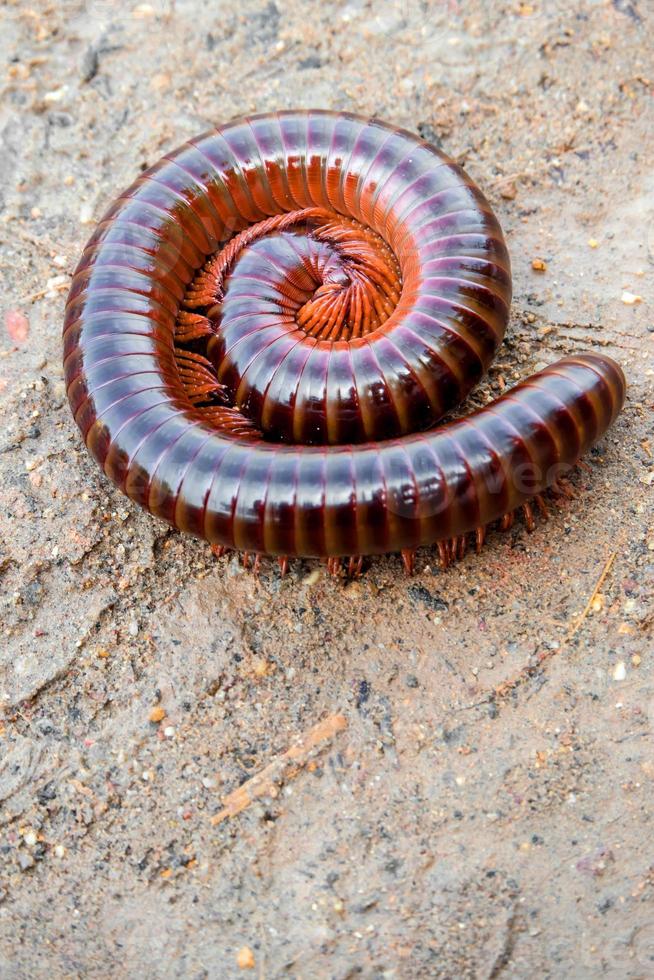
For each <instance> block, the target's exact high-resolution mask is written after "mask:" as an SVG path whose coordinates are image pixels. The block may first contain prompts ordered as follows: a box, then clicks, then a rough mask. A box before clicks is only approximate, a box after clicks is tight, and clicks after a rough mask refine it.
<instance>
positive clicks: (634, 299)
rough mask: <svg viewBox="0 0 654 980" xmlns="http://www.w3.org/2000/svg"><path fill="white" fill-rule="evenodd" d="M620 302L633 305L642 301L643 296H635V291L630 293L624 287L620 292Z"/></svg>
mask: <svg viewBox="0 0 654 980" xmlns="http://www.w3.org/2000/svg"><path fill="white" fill-rule="evenodd" d="M622 302H623V303H624V304H625V306H635V305H636V303H642V302H643V297H642V296H637V295H636V293H630V292H629V291H628V290H626V289H625V291H624V292H623V294H622Z"/></svg>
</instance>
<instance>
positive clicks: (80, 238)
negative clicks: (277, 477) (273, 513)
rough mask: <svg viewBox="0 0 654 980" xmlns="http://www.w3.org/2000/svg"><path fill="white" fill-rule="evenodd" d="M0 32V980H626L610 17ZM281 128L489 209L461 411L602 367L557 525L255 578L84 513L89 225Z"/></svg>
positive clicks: (635, 536) (207, 23) (641, 338)
mask: <svg viewBox="0 0 654 980" xmlns="http://www.w3.org/2000/svg"><path fill="white" fill-rule="evenodd" d="M0 17H1V21H2V22H1V26H0V53H1V54H2V55H3V59H2V60H3V63H6V66H5V67H4V68H3V69H2V83H1V84H2V104H1V107H0V130H1V134H2V138H1V143H0V173H1V177H2V185H1V187H0V240H1V242H2V245H1V250H0V268H1V269H2V278H3V282H4V288H3V293H2V306H3V315H4V314H6V315H7V324H8V327H9V330H6V329H5V328H4V327H1V326H0V499H1V509H0V514H1V515H2V516H1V518H0V521H1V531H2V543H1V544H0V577H1V579H2V593H1V595H0V610H1V612H0V702H1V704H2V723H1V724H0V976H1V977H3V978H10V980H14V978H27V977H29V978H41V977H48V978H52V977H56V978H60V977H61V978H64V977H65V978H69V977H70V978H78V977H85V978H86V977H93V978H96V977H102V978H109V977H147V978H162V980H167V978H193V980H195V978H211V980H222V978H232V977H236V976H247V975H252V976H256V977H261V978H264V977H265V978H274V977H282V976H291V977H301V978H305V980H311V978H323V977H328V978H338V980H345V978H350V977H356V976H361V977H366V978H381V977H389V978H418V977H436V978H441V977H442V978H459V977H464V978H467V977H483V978H496V977H500V976H501V977H503V978H504V977H507V978H508V977H519V978H521V977H531V976H539V977H543V978H550V977H551V978H561V977H575V978H576V977H580V978H586V977H597V976H606V977H621V978H622V977H629V978H651V977H654V849H653V847H652V839H653V836H654V807H653V793H652V787H653V786H654V751H653V749H654V742H653V729H654V674H653V661H654V642H653V637H654V612H653V609H652V595H653V593H654V574H653V573H654V508H653V506H652V487H653V485H654V436H653V433H652V408H653V406H654V393H653V386H652V382H653V380H654V333H653V332H652V331H653V330H654V320H653V318H652V310H653V307H652V304H653V302H654V291H653V290H652V272H653V271H654V270H653V268H652V263H653V262H654V230H653V229H654V177H653V176H652V145H653V141H654V112H653V95H654V42H653V40H652V38H653V35H654V8H653V6H652V4H651V3H650V0H575V2H571V0H533V2H531V3H521V2H519V0H510V2H508V0H506V2H505V0H469V2H465V0H460V2H457V0H449V2H445V0H443V2H439V3H436V2H432V3H428V2H406V3H398V4H395V3H365V2H361V0H352V2H348V3H339V4H335V5H322V4H320V3H318V2H311V0H291V2H289V3H288V4H285V3H282V2H281V0H275V2H269V3H267V4H265V3H262V2H260V0H244V2H240V3H239V4H222V3H221V4H217V3H213V4H212V3H201V2H199V0H177V2H174V0H151V2H150V3H141V4H134V5H133V4H131V3H126V4H123V3H113V2H110V0H106V2H98V3H93V2H90V3H88V4H84V3H83V2H81V0H64V2H58V3H56V4H55V3H52V4H48V3H46V2H43V0H33V3H32V5H31V6H28V5H27V4H25V3H24V2H18V0H17V2H11V0H10V2H7V0H5V2H4V3H3V4H2V5H1V6H0ZM292 106H299V107H311V106H317V107H326V108H334V109H349V110H354V111H357V112H361V113H370V114H374V115H377V116H379V117H381V118H384V119H387V120H389V121H391V122H394V123H396V124H398V125H401V126H404V127H407V128H409V129H411V130H414V131H418V132H420V133H421V134H422V135H423V136H424V137H425V138H427V139H430V140H432V141H433V142H435V143H436V144H437V145H441V146H442V147H443V149H444V150H445V151H446V152H448V153H449V154H450V155H451V156H454V157H455V158H457V159H458V160H459V161H460V162H462V163H463V165H464V166H465V167H466V168H467V170H468V171H469V173H470V174H471V176H473V177H474V178H475V179H476V180H477V181H478V183H479V184H480V185H481V186H482V187H483V189H484V190H485V192H486V193H487V195H488V196H489V198H490V200H491V202H492V204H493V206H494V208H495V209H496V212H497V214H498V216H499V218H500V221H501V222H502V225H503V227H504V229H505V232H506V234H507V238H508V242H509V247H510V250H511V254H512V260H513V269H514V305H513V314H512V319H511V325H510V329H509V334H508V339H507V341H506V343H505V345H504V347H503V349H502V351H501V353H500V357H499V359H498V361H497V362H496V365H495V367H494V368H493V370H492V371H491V375H490V378H489V380H488V382H487V383H486V384H485V385H484V386H483V388H482V390H481V391H480V392H478V393H477V394H476V395H475V396H474V397H473V398H472V399H471V403H472V404H479V403H480V402H481V401H483V400H485V399H486V398H488V397H489V396H490V395H495V394H497V393H498V392H499V391H500V389H501V387H502V386H503V385H504V384H507V385H510V384H512V383H513V382H514V381H515V380H516V379H518V378H522V377H524V376H526V375H527V374H528V373H530V372H531V371H533V369H534V368H536V367H537V366H538V365H543V364H545V363H548V362H550V361H552V360H554V359H555V358H557V357H560V356H562V355H563V354H565V353H568V352H577V351H582V350H593V349H597V350H603V351H606V352H608V353H609V354H611V355H612V356H614V357H615V358H616V359H618V360H619V361H620V363H621V364H622V366H623V368H624V370H625V372H626V374H627V378H628V382H629V386H630V388H629V397H628V402H627V405H626V407H625V411H624V413H623V414H622V416H621V417H620V419H619V420H618V422H617V424H616V425H615V427H614V429H613V430H612V431H611V432H610V433H609V435H608V436H607V437H606V438H605V439H603V441H602V442H601V443H600V445H599V446H598V447H597V448H596V449H595V451H594V452H593V453H592V454H591V455H590V456H589V459H588V462H589V463H590V464H591V465H590V470H589V471H583V472H580V473H579V474H578V476H577V477H576V478H575V480H574V484H575V488H576V491H577V494H576V497H575V499H572V500H567V499H566V500H563V501H562V502H560V503H559V505H558V506H556V505H554V504H553V505H552V508H551V510H552V513H551V516H550V519H549V521H547V522H543V521H539V523H538V526H537V529H536V530H535V531H534V533H532V534H531V535H529V534H527V532H526V529H525V527H524V525H523V524H522V523H521V522H518V523H517V524H516V526H515V527H514V528H513V530H512V531H510V532H508V533H505V534H501V533H499V532H497V533H493V534H491V535H490V538H489V541H488V544H487V545H486V546H485V547H484V549H483V551H482V553H481V554H480V555H479V556H476V555H474V554H473V555H469V556H467V557H466V558H465V559H464V560H463V561H462V562H460V563H459V564H457V565H455V566H454V567H452V568H451V569H449V570H448V571H447V572H446V573H442V572H440V571H439V570H438V566H437V562H436V561H435V558H434V554H433V553H432V552H430V551H424V552H422V553H420V554H419V556H418V563H417V564H418V569H417V574H416V575H415V576H414V577H413V578H412V579H409V578H406V577H405V576H404V575H403V573H402V568H401V562H400V560H399V559H398V558H397V557H389V558H386V559H382V560H376V561H374V562H370V563H368V566H367V567H366V570H365V573H364V574H363V576H362V577H361V578H360V579H359V580H358V581H353V582H347V581H340V582H339V581H333V580H331V579H330V578H329V577H328V576H327V575H326V572H325V569H324V568H323V567H322V566H320V565H318V564H316V563H312V562H296V563H295V564H294V566H293V567H292V571H291V574H290V575H289V576H288V577H287V578H286V579H284V580H283V581H282V580H281V579H280V577H279V572H278V570H277V568H276V567H274V568H273V567H272V566H269V565H268V564H266V565H265V567H264V569H263V571H262V574H261V576H260V577H259V578H258V579H257V578H255V577H253V576H252V574H250V573H248V572H246V571H245V570H243V569H242V568H241V567H240V566H239V564H238V562H237V560H236V559H235V558H229V557H226V558H223V559H220V560H214V559H212V557H211V555H210V553H209V549H208V547H206V546H205V545H203V544H201V543H199V542H195V541H192V540H188V539H185V538H182V537H180V536H179V535H178V534H176V533H174V532H172V531H170V530H168V529H167V528H166V527H165V526H164V525H162V524H160V523H158V522H157V521H156V520H154V519H153V518H151V517H150V516H148V515H147V514H144V513H142V512H140V511H139V510H138V509H137V508H136V507H134V506H133V505H131V504H130V503H129V502H128V501H127V500H126V499H124V498H123V497H122V496H121V495H120V494H119V493H118V492H117V491H116V490H114V489H113V488H112V487H111V486H110V485H109V484H108V482H107V481H106V480H105V479H104V478H103V477H102V476H101V474H100V473H99V471H98V469H97V468H96V466H95V465H94V464H93V462H92V461H91V460H90V458H89V457H88V455H87V454H86V451H85V450H84V447H83V446H82V444H81V440H80V437H79V434H78V432H77V430H76V428H75V427H74V424H73V422H72V419H71V416H70V413H69V409H68V404H67V401H66V398H65V391H64V386H63V382H62V369H61V353H60V333H61V323H62V311H63V305H64V302H65V295H66V288H67V284H68V282H69V279H70V274H71V272H72V269H73V268H74V265H75V262H76V260H77V257H78V255H79V253H80V250H81V249H82V247H83V245H84V242H85V240H86V238H87V237H88V236H89V235H90V233H91V230H92V226H93V222H94V221H95V220H97V218H98V217H99V216H100V214H101V212H102V211H103V210H104V208H105V207H106V206H107V204H108V203H109V202H110V200H111V199H112V197H113V196H114V195H115V194H116V193H117V192H118V191H119V190H120V189H122V188H123V187H125V186H127V185H128V184H129V183H131V181H132V179H133V177H134V175H135V174H137V173H138V171H139V169H140V168H144V167H145V166H147V165H149V164H152V163H154V162H155V161H156V159H157V158H158V157H159V156H161V155H162V154H163V153H164V152H166V151H168V150H171V149H173V148H174V147H175V146H176V145H178V144H179V143H181V142H183V141H184V140H185V139H186V138H188V137H191V136H193V135H195V134H197V133H199V132H202V131H203V130H206V129H208V128H210V127H211V126H212V125H213V124H215V123H218V122H221V121H225V120H227V119H229V118H230V117H232V116H234V115H237V114H241V113H246V112H250V111H265V110H273V109H276V108H281V107H292ZM534 259H540V260H542V262H543V263H544V264H545V266H546V268H545V270H544V271H537V270H535V269H534V268H532V261H533V260H534ZM23 317H25V318H26V319H23ZM27 328H28V329H29V332H28V335H27V336H26V337H25V336H24V334H25V333H26V331H27ZM21 336H22V338H23V339H21ZM12 337H13V339H12ZM16 338H18V339H17V342H15V341H16ZM320 723H322V727H320ZM315 726H319V727H318V728H316V727H315ZM312 746H313V747H312ZM289 750H291V755H290V756H288V757H284V753H286V752H287V751H289ZM293 755H295V758H293ZM266 767H270V768H269V769H267V768H266ZM253 777H255V778H254V780H253V782H252V783H248V784H247V787H246V790H245V792H246V793H247V797H246V799H245V802H246V803H247V802H249V805H247V806H246V807H245V808H244V809H243V810H242V812H240V813H237V812H236V811H237V810H238V808H239V804H240V803H242V802H243V796H242V794H243V792H244V791H243V790H242V791H241V795H239V794H238V793H236V795H230V794H234V791H235V790H237V789H238V787H239V786H240V785H241V784H243V783H245V782H246V781H247V780H249V779H252V778H253ZM250 800H251V802H250ZM216 815H218V819H214V820H213V821H212V817H216Z"/></svg>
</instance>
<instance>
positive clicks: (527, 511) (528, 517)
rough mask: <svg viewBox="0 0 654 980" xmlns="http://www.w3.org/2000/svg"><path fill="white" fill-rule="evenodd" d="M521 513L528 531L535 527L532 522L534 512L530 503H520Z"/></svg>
mask: <svg viewBox="0 0 654 980" xmlns="http://www.w3.org/2000/svg"><path fill="white" fill-rule="evenodd" d="M522 513H523V514H524V515H525V524H526V525H527V530H528V531H533V530H534V528H535V527H536V524H535V522H534V512H533V510H532V507H531V504H529V503H524V504H523V505H522Z"/></svg>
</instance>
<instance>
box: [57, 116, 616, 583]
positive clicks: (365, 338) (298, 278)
mask: <svg viewBox="0 0 654 980" xmlns="http://www.w3.org/2000/svg"><path fill="white" fill-rule="evenodd" d="M510 303H511V270H510V262H509V255H508V251H507V247H506V244H505V241H504V237H503V234H502V231H501V228H500V225H499V223H498V221H497V218H496V217H495V215H494V214H493V212H492V210H491V208H490V206H489V204H488V202H487V200H486V199H485V197H484V196H483V194H482V193H481V191H480V190H479V189H478V188H477V187H476V185H475V184H474V183H473V181H472V180H471V179H470V178H469V177H468V176H467V174H466V173H465V172H464V171H463V170H462V169H461V167H460V166H458V165H457V164H456V163H455V162H454V161H452V160H451V159H449V158H448V157H447V156H446V155H445V154H443V153H442V152H441V151H440V150H438V149H436V148H435V147H434V146H431V145H430V144H429V143H427V142H425V141H423V140H421V139H420V138H418V137H417V136H414V135H412V134H411V133H410V132H407V131H406V130H403V129H398V128H395V127H393V126H390V125H388V124H385V123H383V122H380V121H378V120H376V119H366V118H362V117H359V116H356V115H353V114H350V113H335V112H329V111H323V110H315V111H305V110H297V111H284V112H279V113H271V114H261V115H253V116H249V117H243V118H239V119H236V120H233V121H231V122H229V123H227V124H225V125H223V126H220V127H218V128H217V129H215V130H213V131H211V132H209V133H206V134H204V135H202V136H199V137H198V138H196V139H192V140H190V141H189V142H187V143H185V144H184V145H183V146H181V147H180V148H179V149H178V150H176V151H175V152H172V153H170V154H168V155H166V156H165V157H164V158H163V159H162V160H160V161H159V162H158V163H156V164H155V165H154V166H153V167H151V168H150V169H148V170H146V171H145V172H143V173H142V174H141V175H140V176H139V177H138V179H137V180H136V181H135V182H134V183H133V184H132V186H131V187H130V188H129V189H128V190H127V191H125V192H124V193H123V194H121V195H120V197H118V198H117V199H116V200H115V201H114V203H113V204H112V205H111V206H110V208H109V210H108V211H107V213H106V214H105V215H104V217H103V218H102V220H101V221H100V222H99V224H98V225H97V227H96V229H95V231H94V232H93V234H92V236H91V238H90V240H89V241H88V243H87V245H86V247H85V249H84V252H83V254H82V257H81V259H80V262H79V264H78V266H77V269H76V271H75V273H74V276H73V280H72V284H71V289H70V294H69V296H68V301H67V305H66V314H65V322H64V332H63V344H64V369H65V378H66V385H67V392H68V399H69V402H70V407H71V410H72V412H73V415H74V418H75V421H76V423H77V425H78V426H79V428H80V430H81V432H82V436H83V438H84V441H85V443H86V446H87V448H88V450H89V452H90V453H91V455H92V456H93V457H94V458H95V460H96V461H97V462H98V464H99V465H100V466H101V468H102V469H103V471H104V473H105V474H106V475H107V477H109V479H110V480H112V481H113V483H115V485H116V486H117V487H118V488H119V489H120V490H121V491H122V492H123V493H125V494H126V495H127V496H128V497H129V498H130V499H131V500H133V501H135V502H136V503H137V504H139V505H140V506H141V507H144V508H146V509H147V510H148V511H150V513H152V514H153V515H156V516H157V517H159V518H162V519H163V520H164V521H167V522H168V523H169V524H171V525H173V526H174V527H176V528H178V529H179V530H180V531H183V532H186V533H188V534H191V535H194V536H196V537H200V538H204V539H205V540H206V541H208V542H209V543H210V544H211V545H212V547H213V549H214V551H215V552H216V553H217V554H220V553H222V552H223V551H224V550H225V549H234V550H235V551H238V552H241V553H242V555H243V560H244V562H245V563H246V564H247V563H248V561H249V560H250V558H252V559H253V560H254V562H255V565H256V567H258V565H259V562H260V559H261V556H273V557H276V558H277V559H278V561H279V564H280V567H281V570H282V573H284V572H285V571H286V570H287V567H288V561H289V559H290V558H294V557H306V558H322V559H324V560H326V561H327V563H328V566H329V570H330V571H331V572H332V573H335V574H338V573H339V570H341V569H342V568H343V563H344V566H345V568H346V570H347V572H349V573H350V574H357V573H358V572H359V571H360V569H361V563H362V559H363V557H364V556H367V555H376V554H384V553H388V552H397V553H400V554H401V555H402V558H403V560H404V565H405V567H406V569H407V571H409V572H410V571H412V570H413V567H414V555H415V551H416V549H417V548H418V547H421V546H423V545H435V546H437V548H438V553H439V560H440V564H441V566H442V567H444V568H445V567H447V565H448V564H449V563H450V562H451V561H453V560H454V559H455V558H459V557H461V556H462V555H463V552H464V550H465V548H466V544H467V542H468V541H469V540H470V541H474V542H475V543H476V547H477V549H479V548H480V547H481V545H482V543H483V540H484V536H485V532H486V528H487V527H488V526H489V525H490V524H492V523H493V522H498V521H499V522H500V524H501V526H503V527H508V526H510V524H511V521H512V519H513V515H514V514H515V513H516V512H517V511H520V510H521V511H522V513H523V514H524V518H525V521H526V524H527V527H528V528H529V529H531V528H532V526H533V520H534V518H533V504H534V501H535V503H536V505H538V506H539V507H541V508H542V509H544V507H545V504H544V502H543V496H542V495H543V494H544V492H545V491H546V490H548V489H550V488H556V487H559V486H560V485H561V481H562V477H564V476H565V473H566V471H568V470H570V469H571V468H572V467H573V466H574V465H575V464H576V463H577V462H578V460H579V459H580V457H581V456H582V455H583V454H584V453H585V452H586V451H587V450H588V449H589V448H590V447H591V446H592V445H593V444H594V443H595V442H596V441H597V440H598V439H599V438H600V437H601V436H602V435H603V434H604V432H605V431H606V430H607V429H608V427H609V426H610V425H611V423H612V422H613V421H614V419H615V417H616V415H617V414H618V412H619V411H620V409H621V408H622V405H623V402H624V398H625V379H624V375H623V373H622V371H621V369H620V367H619V366H618V365H617V364H616V363H615V362H614V361H613V360H611V359H610V358H609V357H606V356H604V355H598V354H595V353H593V354H583V355H578V356H570V357H565V358H563V359H561V360H559V361H557V362H555V363H553V364H552V365H550V366H549V367H547V368H546V369H545V370H543V371H541V372H540V373H538V374H535V375H533V376H532V377H529V378H527V379H526V380H525V381H522V382H521V383H520V384H518V385H517V386H516V387H514V388H511V389H510V390H507V391H505V392H504V393H503V394H502V395H501V397H499V398H498V399H497V400H495V401H493V402H492V403H490V404H488V405H486V406H485V407H483V408H481V409H479V410H477V411H475V412H474V413H472V414H471V415H469V416H467V417H463V418H458V419H454V420H453V421H447V422H445V423H441V424H440V425H437V423H438V421H439V419H441V418H442V417H443V416H444V415H445V414H446V413H447V412H449V411H451V410H452V409H453V408H454V407H455V406H456V405H457V404H458V403H460V402H461V401H462V400H463V399H464V398H465V397H466V395H467V394H468V393H469V391H470V390H471V389H472V387H473V386H474V385H475V384H476V383H477V382H478V381H479V380H480V378H481V377H482V376H483V375H484V373H485V372H486V371H487V369H488V368H489V366H490V364H491V361H492V359H493V357H494V355H495V352H496V351H497V348H498V346H499V345H500V344H501V342H502V340H503V337H504V333H505V330H506V326H507V322H508V318H509V310H510Z"/></svg>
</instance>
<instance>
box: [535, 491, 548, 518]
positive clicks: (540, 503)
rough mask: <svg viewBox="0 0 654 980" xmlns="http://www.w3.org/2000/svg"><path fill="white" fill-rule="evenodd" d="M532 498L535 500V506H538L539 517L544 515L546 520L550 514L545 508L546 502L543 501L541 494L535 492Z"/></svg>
mask: <svg viewBox="0 0 654 980" xmlns="http://www.w3.org/2000/svg"><path fill="white" fill-rule="evenodd" d="M534 500H535V501H536V506H537V507H538V510H539V512H540V515H541V517H544V518H545V520H547V518H548V517H549V516H550V512H549V511H548V509H547V504H546V503H545V501H544V499H543V496H542V494H540V493H537V494H536V496H535V497H534Z"/></svg>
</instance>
